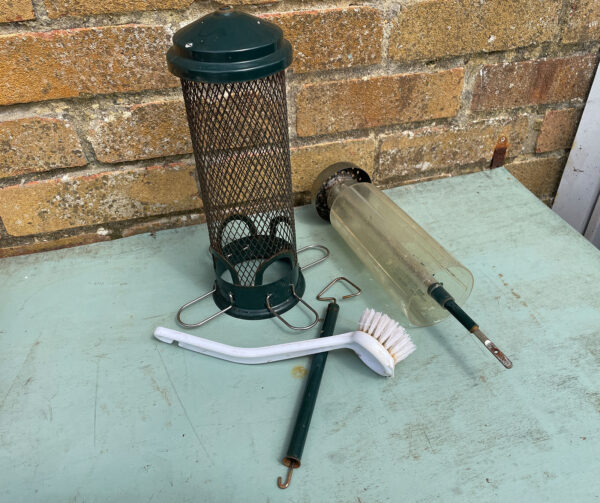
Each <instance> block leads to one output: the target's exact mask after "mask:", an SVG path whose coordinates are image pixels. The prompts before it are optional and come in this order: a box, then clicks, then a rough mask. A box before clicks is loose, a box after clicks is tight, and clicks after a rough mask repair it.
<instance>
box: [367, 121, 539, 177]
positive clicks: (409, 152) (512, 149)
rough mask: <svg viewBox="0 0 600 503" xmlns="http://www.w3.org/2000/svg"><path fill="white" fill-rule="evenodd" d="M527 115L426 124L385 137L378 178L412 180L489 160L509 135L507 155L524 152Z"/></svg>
mask: <svg viewBox="0 0 600 503" xmlns="http://www.w3.org/2000/svg"><path fill="white" fill-rule="evenodd" d="M527 126H528V120H527V118H526V117H520V118H518V119H514V120H510V121H495V122H483V123H475V124H472V125H470V126H468V127H465V128H450V127H427V128H423V129H419V130H416V131H405V132H403V133H400V134H395V135H391V136H387V137H384V138H383V141H382V143H381V147H380V154H379V170H378V172H377V180H378V181H385V180H387V179H395V180H409V179H414V178H420V177H423V176H430V175H431V174H432V173H440V172H444V170H448V169H449V168H454V167H461V166H463V165H466V164H471V163H476V162H483V161H485V162H487V163H489V162H490V160H491V159H492V155H493V153H494V148H495V145H496V143H497V142H498V140H499V139H500V138H501V137H503V136H504V137H506V138H507V139H508V142H509V144H510V146H509V149H508V152H507V156H508V157H514V156H516V155H518V154H520V153H521V152H522V151H523V147H524V143H525V140H526V137H527Z"/></svg>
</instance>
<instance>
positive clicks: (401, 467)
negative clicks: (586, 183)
mask: <svg viewBox="0 0 600 503" xmlns="http://www.w3.org/2000/svg"><path fill="white" fill-rule="evenodd" d="M388 194H389V195H390V196H391V197H392V198H393V199H394V200H395V201H396V202H397V203H398V204H399V205H400V206H401V207H402V208H403V209H404V210H406V211H407V212H408V213H409V214H410V215H412V216H413V218H415V219H416V220H417V221H418V222H419V223H420V224H421V225H422V226H423V227H425V228H426V229H427V230H428V231H429V232H430V233H431V234H432V235H434V236H435V237H436V238H437V239H438V240H439V241H440V242H441V243H442V244H443V245H444V246H446V247H447V248H448V249H449V250H450V251H451V252H452V253H453V254H454V255H455V256H456V258H457V259H458V260H460V261H461V262H462V263H463V264H465V265H466V266H467V267H469V268H470V269H471V271H472V272H473V274H474V276H475V288H474V290H473V293H472V295H471V297H470V299H469V300H468V302H467V303H466V304H465V306H464V307H465V309H466V310H467V311H468V312H469V313H470V314H471V315H472V316H473V317H474V318H475V319H476V320H477V321H479V323H480V325H481V327H482V329H483V330H484V331H485V332H486V333H487V334H488V335H489V336H490V338H491V339H492V340H493V341H494V342H496V344H498V346H499V347H500V348H501V349H503V350H504V351H505V352H506V354H507V355H508V356H509V357H510V358H511V359H512V361H513V363H514V368H513V369H512V370H505V369H504V368H503V367H501V366H500V364H499V363H498V362H496V360H495V359H494V358H493V357H492V356H491V355H490V354H489V353H487V352H486V351H485V349H484V348H483V347H481V345H480V343H479V342H477V341H476V340H475V339H474V338H473V337H472V336H471V335H469V334H468V333H465V331H464V329H462V327H460V326H459V325H458V323H457V322H456V321H454V320H453V319H447V320H445V321H444V322H442V323H440V324H439V325H437V326H435V327H430V328H418V329H410V330H409V331H410V333H411V336H412V337H413V340H414V341H415V343H416V345H417V351H416V352H415V353H414V354H413V355H412V356H411V357H409V358H408V359H407V360H405V361H404V362H402V363H401V364H399V365H398V366H397V367H396V376H395V377H394V378H391V379H386V378H383V377H380V376H378V375H376V374H374V373H372V372H371V371H370V370H368V369H367V367H365V366H364V365H363V364H362V363H361V362H360V360H359V359H358V358H357V357H356V356H355V355H354V353H352V352H350V351H347V350H344V351H337V352H334V353H332V354H330V356H329V359H328V363H327V368H326V369H325V375H324V377H323V382H322V385H321V391H320V395H319V399H318V402H317V407H316V410H315V414H314V416H313V422H312V425H311V429H310V432H309V437H308V441H307V444H306V448H305V451H304V456H303V460H302V461H303V465H302V467H301V468H299V469H298V470H296V471H295V473H294V477H293V480H292V483H291V485H290V487H289V489H287V490H285V491H282V490H280V489H278V488H277V486H276V478H277V477H278V476H280V475H281V476H283V475H285V473H286V470H285V468H284V467H283V466H282V465H281V458H282V457H283V455H284V454H285V449H286V447H287V445H286V444H287V441H288V438H289V435H290V432H291V428H292V426H293V422H294V418H295V410H296V407H297V404H298V402H299V398H300V395H301V391H302V387H303V382H304V381H303V379H302V375H303V368H304V367H307V366H308V364H309V359H308V358H301V359H298V360H291V361H285V362H277V363H273V364H269V365H260V366H242V365H236V364H233V363H228V362H224V361H221V360H216V359H213V358H209V357H207V356H203V355H199V354H195V353H192V352H190V351H186V350H184V349H181V348H178V347H175V346H167V345H165V344H163V343H160V342H158V341H156V340H155V339H154V338H153V337H152V332H153V329H154V328H155V327H156V326H157V325H164V326H167V327H171V328H177V327H176V324H175V322H174V313H175V311H176V310H177V308H178V307H179V306H180V305H181V304H183V303H184V302H186V301H188V300H190V299H192V298H194V297H196V296H198V295H199V294H200V293H202V292H204V291H206V290H208V289H210V287H211V284H212V281H213V278H212V270H211V266H210V262H209V257H208V254H207V246H208V237H207V232H206V228H205V226H203V225H200V226H195V227H187V228H183V229H175V230H168V231H162V232H158V233H156V235H150V234H144V235H139V236H135V237H131V238H128V239H122V240H118V241H113V242H107V243H98V244H94V245H90V246H84V247H79V248H73V249H68V250H60V251H56V252H49V253H44V254H38V255H31V256H24V257H15V258H10V259H4V260H2V261H0V271H1V280H2V286H1V289H0V297H1V298H0V341H1V342H2V353H1V356H0V501H6V502H21V501H24V502H29V501H33V502H35V501H40V502H52V501H60V502H63V501H76V502H79V501H81V502H83V501H86V502H93V501H102V502H104V501H127V502H131V501H157V502H164V501H177V502H183V501H202V502H212V501H214V502H232V501H240V502H256V501H286V502H305V501H315V502H324V501H327V502H329V501H332V502H333V501H336V502H337V501H339V502H353V501H356V502H362V503H367V502H387V501H389V502H398V501H403V502H409V501H410V502H413V501H414V502H417V501H420V502H430V501H443V502H450V501H460V502H463V501H486V502H487V501H501V500H502V501H527V502H532V501H561V502H562V501H592V500H594V501H595V500H596V499H597V498H599V497H600V477H598V456H599V455H600V377H599V372H598V369H599V363H600V343H599V342H598V341H599V336H600V295H599V293H598V292H599V290H598V284H600V252H599V251H598V250H596V249H595V248H593V247H592V246H591V245H590V244H589V243H588V242H587V241H586V240H585V239H584V238H582V237H581V236H579V235H578V234H577V233H576V232H575V231H573V230H572V229H571V228H570V227H569V226H568V225H567V224H566V223H564V222H563V221H562V220H561V219H560V218H559V217H558V216H556V215H555V214H553V213H552V212H551V211H550V210H549V209H548V208H547V207H546V206H544V205H543V204H542V203H541V202H539V201H538V200H537V199H536V198H535V197H534V196H533V195H532V194H530V193H529V192H528V191H527V190H526V189H525V188H523V187H522V186H521V185H520V184H519V183H518V182H517V181H516V180H515V179H514V178H512V177H511V176H510V175H509V174H508V173H507V172H506V171H505V170H504V169H498V170H494V171H490V172H483V173H477V174H473V175H466V176H461V177H456V178H449V179H443V180H437V181H433V182H429V183H423V184H418V185H411V186H406V187H401V188H397V189H393V190H390V191H389V192H388ZM296 215H297V235H298V246H299V247H300V246H303V245H307V244H312V243H322V244H325V245H327V246H328V247H330V248H331V251H332V257H331V258H330V259H329V260H328V261H327V262H325V263H323V264H321V265H319V266H315V267H314V268H312V269H310V270H308V271H307V272H306V278H307V282H308V288H307V293H306V295H305V298H306V299H308V300H309V301H310V302H311V304H313V305H315V306H318V307H319V309H321V310H322V311H324V309H325V304H324V303H318V302H316V301H315V300H314V296H315V294H316V293H317V292H318V291H319V290H320V289H321V288H322V287H323V286H324V285H325V283H326V282H328V281H329V280H331V279H333V278H334V277H336V276H338V275H341V274H343V275H346V276H348V277H349V278H350V279H352V280H353V281H355V282H356V283H358V284H359V285H360V286H361V287H362V288H363V290H364V293H363V295H362V296H360V297H356V298H354V299H351V300H348V301H346V302H344V303H342V304H341V313H340V319H339V321H338V327H337V329H338V330H337V332H341V331H346V330H351V329H353V328H354V327H355V326H356V323H357V321H358V318H359V316H360V312H361V311H362V309H363V308H365V307H367V306H370V307H374V308H376V309H377V310H380V311H384V312H386V313H387V314H389V315H391V316H392V317H395V318H397V319H400V316H399V314H398V310H397V309H396V308H395V307H394V306H392V305H390V304H389V303H388V302H387V301H386V298H385V295H384V294H383V293H382V292H380V291H379V288H378V286H377V284H376V283H375V282H374V281H373V280H372V279H370V277H369V276H368V274H367V273H366V272H365V271H364V268H363V267H361V266H360V264H359V263H358V262H357V260H356V259H355V258H354V257H353V256H352V254H351V252H349V250H347V249H346V248H345V245H344V244H343V243H342V242H341V240H340V239H339V238H337V237H336V235H335V234H334V232H333V230H332V229H331V227H330V226H328V225H327V224H325V223H324V222H322V221H320V220H319V219H318V217H317V216H316V215H315V213H314V210H313V209H312V208H311V207H304V208H300V209H299V210H298V211H297V213H296ZM308 255H309V253H307V254H306V256H301V262H306V261H308V260H310V258H311V257H309V256H308ZM340 288H341V287H340ZM340 291H341V290H340ZM214 310H215V306H214V304H213V303H212V301H207V302H206V303H205V304H202V305H200V306H198V307H197V308H195V310H194V311H192V312H190V313H189V314H188V316H190V317H198V318H200V317H203V316H204V315H207V314H209V313H212V312H214ZM302 316H303V314H302V312H301V311H300V310H299V309H298V310H294V311H292V312H291V313H290V317H291V318H292V319H297V320H299V321H302ZM192 333H194V334H196V335H201V336H204V337H207V338H213V339H216V340H219V341H223V342H227V343H230V344H236V345H247V346H254V345H265V344H274V343H279V342H284V341H291V340H299V339H301V338H305V337H314V336H316V334H317V330H316V329H314V330H311V331H310V332H309V333H305V334H301V333H300V334H299V333H292V332H290V331H289V330H287V329H285V328H284V327H283V326H282V325H281V324H280V323H279V322H277V321H275V320H264V321H254V322H248V321H242V320H237V319H233V318H231V317H227V316H222V317H221V318H219V319H217V320H215V321H214V322H211V323H209V324H208V325H206V326H205V327H202V328H200V329H196V330H193V331H192Z"/></svg>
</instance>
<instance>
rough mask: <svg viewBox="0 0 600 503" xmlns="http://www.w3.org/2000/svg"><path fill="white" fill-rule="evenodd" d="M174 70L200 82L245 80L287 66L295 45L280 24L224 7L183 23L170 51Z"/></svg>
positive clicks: (262, 75)
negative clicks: (292, 44) (291, 43)
mask: <svg viewBox="0 0 600 503" xmlns="http://www.w3.org/2000/svg"><path fill="white" fill-rule="evenodd" d="M167 63H168V66H169V70H170V72H171V73H173V74H174V75H176V76H177V77H180V78H182V79H186V80H193V81H196V82H213V83H226V82H244V81H247V80H255V79H260V78H263V77H267V76H269V75H272V74H274V73H277V72H280V71H281V70H285V69H286V68H287V67H288V66H289V65H290V64H291V63H292V46H291V45H290V43H289V42H288V41H287V40H286V39H284V38H283V32H282V31H281V28H279V26H277V25H275V24H273V23H270V22H269V21H265V20H264V19H261V18H258V17H256V16H251V15H250V14H246V13H244V12H240V11H237V10H234V9H233V8H231V7H221V8H220V9H218V10H216V11H215V12H213V13H212V14H208V15H206V16H204V17H201V18H200V19H198V20H197V21H194V22H193V23H191V24H188V25H187V26H184V27H183V28H181V29H180V30H179V31H177V33H175V35H173V46H172V47H171V48H170V49H169V51H168V52H167Z"/></svg>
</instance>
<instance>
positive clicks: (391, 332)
mask: <svg viewBox="0 0 600 503" xmlns="http://www.w3.org/2000/svg"><path fill="white" fill-rule="evenodd" d="M358 329H359V330H360V331H361V332H366V333H367V334H369V335H370V336H371V337H373V338H374V339H375V340H377V342H379V343H380V344H381V345H382V346H383V347H384V348H385V349H386V350H387V351H388V353H389V354H390V355H391V356H392V358H393V359H394V365H396V364H398V362H401V361H402V360H404V359H405V358H406V357H407V356H409V355H410V354H411V353H412V352H413V351H414V350H415V349H416V346H415V345H414V344H413V341H412V340H411V339H410V336H409V335H408V332H407V331H406V330H405V329H404V327H403V326H401V325H400V324H399V323H398V322H396V321H394V320H392V319H391V318H390V317H389V316H387V315H385V314H383V313H379V312H377V311H375V310H374V309H365V310H364V311H363V314H362V316H361V317H360V321H359V322H358Z"/></svg>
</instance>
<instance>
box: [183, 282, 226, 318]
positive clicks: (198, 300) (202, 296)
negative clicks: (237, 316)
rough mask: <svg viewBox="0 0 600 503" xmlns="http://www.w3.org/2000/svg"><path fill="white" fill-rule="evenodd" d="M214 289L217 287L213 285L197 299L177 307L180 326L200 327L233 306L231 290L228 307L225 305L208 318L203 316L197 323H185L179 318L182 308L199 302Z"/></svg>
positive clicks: (213, 291)
mask: <svg viewBox="0 0 600 503" xmlns="http://www.w3.org/2000/svg"><path fill="white" fill-rule="evenodd" d="M216 290H217V287H216V286H215V287H214V288H213V289H212V290H211V291H210V292H208V293H205V294H204V295H201V296H200V297H198V298H197V299H194V300H191V301H190V302H188V303H187V304H184V305H183V306H181V307H180V308H179V311H177V323H179V324H180V325H181V326H182V327H185V328H196V327H200V326H202V325H204V324H205V323H208V322H209V321H211V320H214V319H215V318H216V317H217V316H221V315H222V314H223V313H226V312H227V311H229V310H230V309H231V308H232V307H233V295H232V294H231V292H229V302H230V303H231V304H230V305H229V306H228V307H226V308H225V309H222V310H221V311H219V312H218V313H215V314H213V315H211V316H209V317H208V318H204V319H203V320H202V321H201V322H199V323H185V322H183V321H182V320H181V313H182V312H183V310H184V309H187V308H188V307H190V306H192V305H194V304H195V303H196V302H200V301H201V300H203V299H205V298H206V297H208V296H209V295H212V294H213V293H215V291H216Z"/></svg>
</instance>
